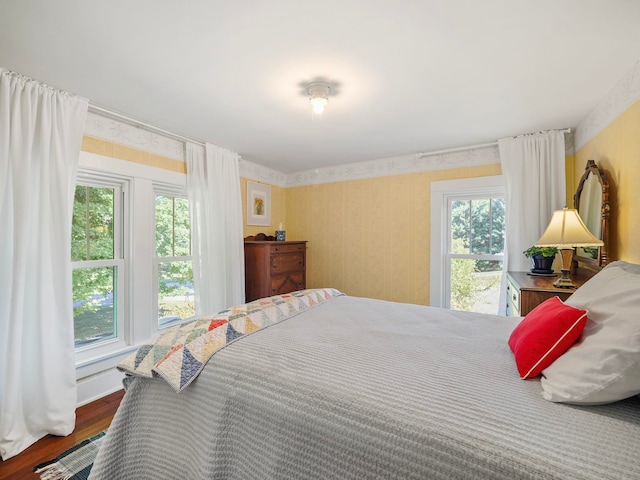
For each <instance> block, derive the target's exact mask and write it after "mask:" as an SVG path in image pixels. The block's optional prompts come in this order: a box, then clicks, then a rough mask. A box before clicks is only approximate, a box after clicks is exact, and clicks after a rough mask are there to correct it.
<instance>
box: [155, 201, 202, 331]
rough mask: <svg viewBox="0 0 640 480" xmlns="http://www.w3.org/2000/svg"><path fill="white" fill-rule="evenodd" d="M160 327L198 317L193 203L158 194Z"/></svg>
mask: <svg viewBox="0 0 640 480" xmlns="http://www.w3.org/2000/svg"><path fill="white" fill-rule="evenodd" d="M156 257H157V272H158V276H157V286H158V324H159V326H163V325H166V324H168V323H171V322H174V321H178V320H180V319H184V318H187V317H190V316H192V315H194V314H195V304H194V291H193V262H192V260H191V232H190V220H189V202H188V201H187V199H185V198H180V197H176V196H171V195H156Z"/></svg>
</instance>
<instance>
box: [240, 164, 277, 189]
mask: <svg viewBox="0 0 640 480" xmlns="http://www.w3.org/2000/svg"><path fill="white" fill-rule="evenodd" d="M239 166H240V176H241V177H243V178H247V179H249V180H256V181H258V182H264V183H268V184H270V185H275V186H278V187H284V186H285V185H286V182H285V178H286V175H285V174H284V173H281V172H278V171H277V170H273V169H272V168H268V167H264V166H262V165H259V164H257V163H253V162H250V161H249V160H245V159H244V158H241V159H240V165H239Z"/></svg>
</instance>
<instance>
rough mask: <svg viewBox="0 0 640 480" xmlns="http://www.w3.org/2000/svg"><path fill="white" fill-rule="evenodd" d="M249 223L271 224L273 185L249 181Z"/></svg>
mask: <svg viewBox="0 0 640 480" xmlns="http://www.w3.org/2000/svg"><path fill="white" fill-rule="evenodd" d="M247 225H265V226H269V225H271V186H269V185H262V184H261V183H254V182H247Z"/></svg>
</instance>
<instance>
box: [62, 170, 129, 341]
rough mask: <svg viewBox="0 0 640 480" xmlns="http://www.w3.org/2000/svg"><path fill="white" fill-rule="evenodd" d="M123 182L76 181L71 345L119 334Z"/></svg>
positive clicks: (120, 327)
mask: <svg viewBox="0 0 640 480" xmlns="http://www.w3.org/2000/svg"><path fill="white" fill-rule="evenodd" d="M123 192H124V189H123V185H122V184H118V183H109V182H98V181H93V182H90V181H88V182H86V183H79V184H78V185H77V186H76V189H75V196H74V203H73V220H72V230H71V260H72V269H73V317H74V331H75V345H76V348H81V347H86V346H91V345H94V344H96V343H100V342H105V341H107V340H113V339H116V338H118V337H119V335H120V333H121V329H122V321H121V316H122V312H123V308H122V297H123V295H122V291H123V288H124V283H125V282H124V278H125V277H124V269H125V264H124V256H123V245H122V236H123V235H122V227H123V209H122V198H123Z"/></svg>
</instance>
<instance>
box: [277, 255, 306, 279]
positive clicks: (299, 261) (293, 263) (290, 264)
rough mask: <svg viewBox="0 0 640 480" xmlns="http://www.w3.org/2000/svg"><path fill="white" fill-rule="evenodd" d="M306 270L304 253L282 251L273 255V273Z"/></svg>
mask: <svg viewBox="0 0 640 480" xmlns="http://www.w3.org/2000/svg"><path fill="white" fill-rule="evenodd" d="M300 270H304V254H303V253H282V254H280V255H271V275H279V274H283V273H290V272H298V271H300Z"/></svg>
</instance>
